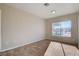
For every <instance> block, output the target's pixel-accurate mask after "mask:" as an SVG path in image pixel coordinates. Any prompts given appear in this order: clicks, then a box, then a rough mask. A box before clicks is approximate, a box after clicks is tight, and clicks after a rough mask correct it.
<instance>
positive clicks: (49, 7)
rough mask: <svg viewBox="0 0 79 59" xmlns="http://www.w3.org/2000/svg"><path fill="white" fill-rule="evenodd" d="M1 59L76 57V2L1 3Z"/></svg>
mask: <svg viewBox="0 0 79 59" xmlns="http://www.w3.org/2000/svg"><path fill="white" fill-rule="evenodd" d="M0 56H79V3H0Z"/></svg>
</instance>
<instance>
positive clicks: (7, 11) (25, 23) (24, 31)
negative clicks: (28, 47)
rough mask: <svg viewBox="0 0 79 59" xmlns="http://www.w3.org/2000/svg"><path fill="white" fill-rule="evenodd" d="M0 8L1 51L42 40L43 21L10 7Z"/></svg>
mask: <svg viewBox="0 0 79 59" xmlns="http://www.w3.org/2000/svg"><path fill="white" fill-rule="evenodd" d="M0 8H1V10H2V49H3V50H5V49H10V48H14V47H17V46H21V45H24V44H29V43H32V42H36V41H39V40H42V39H44V20H43V19H40V18H39V17H37V16H34V15H32V14H29V13H27V12H24V11H22V10H19V9H16V8H13V7H10V6H5V5H0Z"/></svg>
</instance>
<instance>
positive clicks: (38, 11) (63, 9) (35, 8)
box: [7, 3, 79, 19]
mask: <svg viewBox="0 0 79 59" xmlns="http://www.w3.org/2000/svg"><path fill="white" fill-rule="evenodd" d="M7 5H10V6H13V7H16V8H19V9H21V10H24V11H27V12H29V13H32V14H34V15H36V16H39V17H41V18H44V19H47V18H52V17H57V16H61V15H66V14H70V13H75V12H78V11H79V4H77V3H50V5H49V6H48V7H46V6H44V4H43V3H14V4H11V3H9V4H7ZM51 10H56V13H55V14H52V13H51V12H50V11H51Z"/></svg>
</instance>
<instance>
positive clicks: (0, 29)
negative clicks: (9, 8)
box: [0, 10, 1, 50]
mask: <svg viewBox="0 0 79 59" xmlns="http://www.w3.org/2000/svg"><path fill="white" fill-rule="evenodd" d="M0 50H1V10H0Z"/></svg>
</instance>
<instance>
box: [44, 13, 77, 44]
mask: <svg viewBox="0 0 79 59" xmlns="http://www.w3.org/2000/svg"><path fill="white" fill-rule="evenodd" d="M65 20H71V22H72V29H71V37H70V38H67V37H53V36H52V23H54V22H60V21H65ZM77 22H78V20H77V13H74V14H69V15H64V16H59V17H56V18H50V19H47V20H46V22H45V24H46V31H45V32H46V38H47V39H52V40H57V41H62V42H67V43H72V44H77V40H78V36H77V34H78V23H77Z"/></svg>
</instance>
